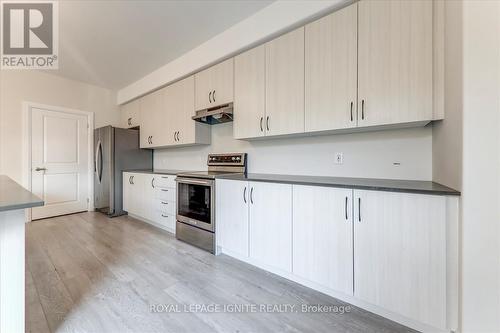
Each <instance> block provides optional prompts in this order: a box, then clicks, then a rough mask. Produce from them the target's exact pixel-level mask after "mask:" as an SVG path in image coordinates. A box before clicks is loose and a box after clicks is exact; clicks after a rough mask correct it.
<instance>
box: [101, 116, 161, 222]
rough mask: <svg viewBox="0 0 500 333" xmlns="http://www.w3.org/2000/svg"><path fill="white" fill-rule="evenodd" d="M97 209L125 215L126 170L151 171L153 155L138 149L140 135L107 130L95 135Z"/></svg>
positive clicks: (133, 131) (112, 214)
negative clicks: (124, 184) (124, 179)
mask: <svg viewBox="0 0 500 333" xmlns="http://www.w3.org/2000/svg"><path fill="white" fill-rule="evenodd" d="M94 154H95V159H94V206H95V208H96V210H98V211H100V212H103V213H106V214H108V215H109V216H119V215H123V214H124V211H123V177H122V172H123V171H124V170H134V169H152V168H153V151H152V150H149V149H140V148H139V131H138V130H134V129H124V128H116V127H112V126H106V127H101V128H98V129H96V130H95V131H94Z"/></svg>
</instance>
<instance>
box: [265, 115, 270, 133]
mask: <svg viewBox="0 0 500 333" xmlns="http://www.w3.org/2000/svg"><path fill="white" fill-rule="evenodd" d="M266 128H267V130H268V131H269V116H267V117H266Z"/></svg>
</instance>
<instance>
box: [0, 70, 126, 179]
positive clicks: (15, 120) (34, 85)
mask: <svg viewBox="0 0 500 333" xmlns="http://www.w3.org/2000/svg"><path fill="white" fill-rule="evenodd" d="M23 101H27V102H35V103H40V104H46V105H53V106H58V107H67V108H72V109H77V110H82V111H91V112H94V114H95V126H96V127H100V126H103V125H108V124H118V116H119V113H118V107H117V106H116V93H114V92H112V91H110V90H108V89H104V88H100V87H96V86H92V85H89V84H85V83H81V82H78V81H73V80H68V79H65V78H62V77H59V76H55V75H52V74H48V73H46V72H41V71H34V70H2V71H0V174H6V175H8V176H10V177H12V178H13V179H14V180H16V181H18V182H22V161H23V156H22V143H23V134H22V131H23V122H22V119H23V118H22V116H23V110H22V103H23Z"/></svg>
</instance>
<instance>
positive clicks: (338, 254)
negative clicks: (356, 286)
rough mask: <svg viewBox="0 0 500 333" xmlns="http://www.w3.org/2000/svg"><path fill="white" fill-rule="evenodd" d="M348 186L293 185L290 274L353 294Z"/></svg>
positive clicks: (350, 198) (350, 204)
mask: <svg viewBox="0 0 500 333" xmlns="http://www.w3.org/2000/svg"><path fill="white" fill-rule="evenodd" d="M352 195H353V191H352V190H351V189H338V188H331V187H319V186H301V185H294V186H293V242H292V243H293V273H294V274H295V275H297V276H300V277H301V278H305V279H307V280H309V281H312V282H315V283H318V284H320V285H322V286H325V287H328V288H330V289H333V290H336V291H340V292H342V293H344V294H347V295H352V294H353V238H352V236H353V233H352V227H353V225H352V223H353V211H352Z"/></svg>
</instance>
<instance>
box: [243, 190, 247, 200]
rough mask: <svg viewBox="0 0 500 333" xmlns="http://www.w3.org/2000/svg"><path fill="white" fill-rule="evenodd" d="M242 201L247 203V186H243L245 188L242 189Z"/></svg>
mask: <svg viewBox="0 0 500 333" xmlns="http://www.w3.org/2000/svg"><path fill="white" fill-rule="evenodd" d="M243 201H244V202H245V203H247V187H246V186H245V189H244V190H243Z"/></svg>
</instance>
